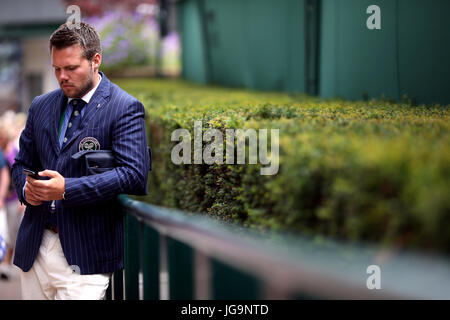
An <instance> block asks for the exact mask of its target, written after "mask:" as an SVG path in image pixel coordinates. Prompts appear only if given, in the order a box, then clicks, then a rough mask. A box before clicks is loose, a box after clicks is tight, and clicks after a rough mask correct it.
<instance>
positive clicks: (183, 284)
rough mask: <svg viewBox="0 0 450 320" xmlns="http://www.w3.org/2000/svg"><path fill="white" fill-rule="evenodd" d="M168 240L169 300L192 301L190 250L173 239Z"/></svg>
mask: <svg viewBox="0 0 450 320" xmlns="http://www.w3.org/2000/svg"><path fill="white" fill-rule="evenodd" d="M168 240H169V245H168V247H169V287H170V290H169V291H170V299H171V300H192V299H194V290H193V265H192V264H193V257H192V248H191V247H189V246H187V245H185V244H184V243H181V242H179V241H177V240H174V239H168Z"/></svg>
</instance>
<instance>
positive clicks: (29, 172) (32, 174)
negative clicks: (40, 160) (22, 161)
mask: <svg viewBox="0 0 450 320" xmlns="http://www.w3.org/2000/svg"><path fill="white" fill-rule="evenodd" d="M23 173H25V174H26V175H27V176H29V177H31V178H33V179H36V180H39V179H40V178H41V177H40V176H39V175H38V173H37V172H36V171H33V170H30V169H26V168H23Z"/></svg>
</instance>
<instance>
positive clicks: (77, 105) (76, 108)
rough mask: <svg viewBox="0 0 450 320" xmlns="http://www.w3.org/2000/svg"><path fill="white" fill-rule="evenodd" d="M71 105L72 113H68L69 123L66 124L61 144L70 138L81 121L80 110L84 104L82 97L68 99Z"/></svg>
mask: <svg viewBox="0 0 450 320" xmlns="http://www.w3.org/2000/svg"><path fill="white" fill-rule="evenodd" d="M70 104H71V105H72V114H71V115H70V119H69V123H68V124H67V130H66V135H65V136H64V139H63V145H64V144H65V143H67V141H69V140H70V138H72V136H73V133H74V132H75V131H76V130H77V129H78V127H79V126H80V123H81V110H82V109H83V108H84V106H85V105H86V102H85V101H83V100H82V99H73V100H71V101H70Z"/></svg>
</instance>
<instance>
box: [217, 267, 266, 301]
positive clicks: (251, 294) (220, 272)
mask: <svg viewBox="0 0 450 320" xmlns="http://www.w3.org/2000/svg"><path fill="white" fill-rule="evenodd" d="M212 279H213V297H212V298H213V299H214V300H260V299H263V298H264V297H262V292H261V284H260V282H258V280H257V279H256V278H255V277H253V276H251V275H250V274H247V273H244V272H241V271H238V270H237V269H235V268H233V267H231V266H229V265H226V264H224V263H222V262H219V261H217V260H215V259H212Z"/></svg>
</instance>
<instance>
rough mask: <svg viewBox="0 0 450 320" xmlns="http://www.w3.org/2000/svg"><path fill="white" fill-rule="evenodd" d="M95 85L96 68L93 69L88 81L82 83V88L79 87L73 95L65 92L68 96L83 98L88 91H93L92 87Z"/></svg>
mask: <svg viewBox="0 0 450 320" xmlns="http://www.w3.org/2000/svg"><path fill="white" fill-rule="evenodd" d="M93 87H94V68H92V69H91V72H90V73H89V75H88V77H87V79H86V81H85V82H84V83H82V84H81V87H80V89H78V90H77V91H76V92H75V93H74V94H72V95H71V96H69V95H68V94H67V93H65V95H66V96H67V97H68V98H81V97H83V96H84V95H85V94H86V93H88V92H89V91H91V89H92V88H93Z"/></svg>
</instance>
